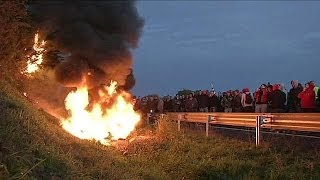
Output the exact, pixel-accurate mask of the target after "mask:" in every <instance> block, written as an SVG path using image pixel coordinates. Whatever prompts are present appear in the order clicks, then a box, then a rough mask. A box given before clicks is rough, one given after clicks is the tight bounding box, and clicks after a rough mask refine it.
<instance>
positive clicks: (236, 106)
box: [232, 90, 242, 112]
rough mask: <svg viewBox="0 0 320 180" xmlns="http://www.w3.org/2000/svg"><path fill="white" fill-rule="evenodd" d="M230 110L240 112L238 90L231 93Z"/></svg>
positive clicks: (239, 94)
mask: <svg viewBox="0 0 320 180" xmlns="http://www.w3.org/2000/svg"><path fill="white" fill-rule="evenodd" d="M232 108H233V109H232V111H233V112H242V104H241V93H240V92H239V90H235V91H234V92H233V99H232Z"/></svg>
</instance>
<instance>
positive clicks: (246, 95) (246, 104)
mask: <svg viewBox="0 0 320 180" xmlns="http://www.w3.org/2000/svg"><path fill="white" fill-rule="evenodd" d="M242 92H243V94H242V97H241V104H242V107H243V111H244V112H253V97H252V94H251V93H250V89H249V88H244V89H243V90H242Z"/></svg>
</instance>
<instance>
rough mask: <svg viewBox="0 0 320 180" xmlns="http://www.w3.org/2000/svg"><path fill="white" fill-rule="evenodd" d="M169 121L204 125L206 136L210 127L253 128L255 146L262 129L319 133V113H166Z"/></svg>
mask: <svg viewBox="0 0 320 180" xmlns="http://www.w3.org/2000/svg"><path fill="white" fill-rule="evenodd" d="M166 116H167V117H168V118H169V119H170V120H176V121H177V122H178V131H180V129H181V122H194V123H205V124H206V135H207V136H208V135H209V126H210V125H215V124H217V125H229V126H240V127H253V128H255V129H256V145H257V146H258V145H259V144H260V143H261V130H262V129H279V130H294V131H307V132H320V113H265V114H262V113H192V112H178V113H167V114H166Z"/></svg>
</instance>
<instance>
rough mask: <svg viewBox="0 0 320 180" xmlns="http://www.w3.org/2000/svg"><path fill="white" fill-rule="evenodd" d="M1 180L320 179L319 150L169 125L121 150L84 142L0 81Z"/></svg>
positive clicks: (141, 133) (119, 146) (167, 123)
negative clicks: (259, 144) (179, 129)
mask: <svg viewBox="0 0 320 180" xmlns="http://www.w3.org/2000/svg"><path fill="white" fill-rule="evenodd" d="M0 113H1V116H0V163H1V164H0V177H1V178H0V179H7V178H22V179H35V178H36V179H50V178H56V179H319V177H320V165H319V162H320V161H319V160H320V152H318V151H317V150H316V149H315V150H308V151H298V150H295V149H294V148H290V147H289V148H288V147H283V148H277V149H276V148H272V147H270V146H268V145H264V146H262V147H260V148H256V147H255V146H254V144H252V143H250V142H245V141H241V140H236V139H231V138H226V137H221V136H214V137H211V138H206V137H204V136H203V135H194V134H192V133H190V134H187V133H177V131H176V127H172V126H173V125H172V124H171V123H170V122H164V123H162V124H161V126H160V127H161V128H160V129H159V130H153V131H151V130H150V129H147V128H144V129H141V130H139V131H138V132H137V134H140V135H145V136H147V137H149V138H146V139H140V140H136V141H133V142H132V143H125V142H124V143H123V144H122V145H121V144H119V145H118V146H117V147H113V146H103V145H101V144H99V143H95V142H91V141H84V140H79V139H77V138H75V137H73V136H71V135H70V134H68V133H66V132H65V131H64V130H63V129H62V128H61V127H60V126H59V122H58V120H57V119H55V118H53V117H51V116H50V115H48V114H47V113H46V112H43V111H41V110H38V109H36V108H35V107H34V106H33V105H32V103H31V102H29V101H28V100H27V99H26V98H25V97H23V96H22V95H21V92H19V91H18V90H16V88H14V86H13V85H12V83H9V81H7V80H1V81H0Z"/></svg>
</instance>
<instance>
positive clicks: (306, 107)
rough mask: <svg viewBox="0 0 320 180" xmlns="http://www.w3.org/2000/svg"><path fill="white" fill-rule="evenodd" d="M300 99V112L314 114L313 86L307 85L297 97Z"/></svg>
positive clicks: (314, 98) (314, 96)
mask: <svg viewBox="0 0 320 180" xmlns="http://www.w3.org/2000/svg"><path fill="white" fill-rule="evenodd" d="M298 97H299V98H300V99H301V109H302V112H315V110H316V103H315V101H316V94H315V92H314V84H312V83H307V85H306V88H305V89H304V90H303V91H302V92H301V93H300V94H299V95H298Z"/></svg>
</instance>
